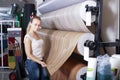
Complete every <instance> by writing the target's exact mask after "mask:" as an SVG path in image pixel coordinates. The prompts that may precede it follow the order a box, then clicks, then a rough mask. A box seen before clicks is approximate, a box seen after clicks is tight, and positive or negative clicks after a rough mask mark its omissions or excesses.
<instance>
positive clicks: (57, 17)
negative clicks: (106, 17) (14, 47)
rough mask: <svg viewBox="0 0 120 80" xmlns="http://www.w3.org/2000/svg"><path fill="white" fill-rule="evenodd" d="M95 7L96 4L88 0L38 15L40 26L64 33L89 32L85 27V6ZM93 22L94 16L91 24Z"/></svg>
mask: <svg viewBox="0 0 120 80" xmlns="http://www.w3.org/2000/svg"><path fill="white" fill-rule="evenodd" d="M86 5H89V6H96V2H95V1H93V0H88V1H85V2H83V3H78V4H75V5H72V6H69V7H65V8H62V9H59V10H56V11H53V12H49V13H45V14H43V15H40V17H41V19H42V24H41V26H42V27H43V28H46V29H57V30H65V31H77V32H91V31H90V30H89V29H88V28H91V26H89V27H88V26H86V24H85V22H86V21H87V19H86V8H85V6H86ZM94 21H95V15H93V16H91V23H92V22H94Z"/></svg>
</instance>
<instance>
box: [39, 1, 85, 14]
mask: <svg viewBox="0 0 120 80" xmlns="http://www.w3.org/2000/svg"><path fill="white" fill-rule="evenodd" d="M83 1H86V0H47V1H45V2H43V3H42V4H39V5H38V10H39V12H40V13H42V14H44V13H47V12H51V11H55V10H57V9H60V8H63V7H67V6H70V5H73V4H76V3H80V2H83Z"/></svg>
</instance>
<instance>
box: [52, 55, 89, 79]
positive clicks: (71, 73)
mask: <svg viewBox="0 0 120 80" xmlns="http://www.w3.org/2000/svg"><path fill="white" fill-rule="evenodd" d="M71 57H72V56H71ZM71 57H70V58H69V59H68V60H67V61H66V62H65V63H64V64H63V65H62V67H61V68H60V69H59V70H58V71H57V72H55V73H54V74H53V75H52V76H51V80H84V79H83V76H84V75H85V73H86V72H87V69H84V70H83V68H86V65H85V64H84V63H81V62H80V61H78V60H77V59H75V58H71ZM81 70H82V71H81ZM58 72H59V73H58ZM60 75H61V77H64V79H61V77H59V76H60ZM78 76H79V79H78V78H77V77H78Z"/></svg>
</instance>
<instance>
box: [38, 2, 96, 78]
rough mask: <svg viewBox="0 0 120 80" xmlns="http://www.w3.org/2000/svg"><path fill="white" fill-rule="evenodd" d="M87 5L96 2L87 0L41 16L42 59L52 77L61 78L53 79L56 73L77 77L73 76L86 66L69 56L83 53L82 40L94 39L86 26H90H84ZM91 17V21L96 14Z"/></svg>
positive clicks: (93, 4) (94, 4)
mask: <svg viewBox="0 0 120 80" xmlns="http://www.w3.org/2000/svg"><path fill="white" fill-rule="evenodd" d="M86 5H89V6H96V2H95V1H93V0H87V1H85V2H82V3H78V4H74V5H71V6H68V7H65V8H61V9H59V10H56V11H52V12H48V13H44V14H42V15H40V17H41V19H42V21H41V22H42V23H41V26H42V27H43V29H41V30H40V31H39V32H38V33H39V34H40V35H41V37H42V38H43V39H44V41H45V50H44V51H45V53H46V55H45V60H46V63H47V69H48V71H49V73H50V75H51V76H52V79H53V80H62V79H60V78H58V79H57V78H53V76H54V77H55V75H58V74H59V73H60V74H61V73H64V75H63V74H62V75H63V76H64V77H65V79H63V80H80V79H77V78H76V79H75V75H78V74H77V72H80V73H82V71H81V70H83V71H84V70H85V69H86V68H84V67H85V65H84V64H81V63H80V62H79V61H78V60H76V59H71V58H70V59H69V57H70V56H71V55H72V54H73V52H75V53H77V54H79V55H82V56H83V55H84V43H85V41H86V40H90V41H94V34H93V33H92V32H91V30H90V29H89V28H91V26H90V27H88V26H86V25H85V21H86V17H85V14H86V8H85V6H86ZM91 18H92V20H91V23H92V22H94V21H95V16H92V17H91ZM92 55H93V53H90V56H92ZM68 59H69V60H68ZM67 66H68V67H67ZM70 66H71V67H70ZM74 71H75V72H74ZM84 72H85V71H84ZM74 74H75V75H74ZM59 77H60V76H59Z"/></svg>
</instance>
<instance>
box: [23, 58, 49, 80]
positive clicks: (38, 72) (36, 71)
mask: <svg viewBox="0 0 120 80" xmlns="http://www.w3.org/2000/svg"><path fill="white" fill-rule="evenodd" d="M25 68H26V70H27V71H28V77H29V80H48V74H47V71H46V68H44V67H42V66H41V65H40V64H38V63H36V62H34V61H32V60H29V59H27V60H26V61H25Z"/></svg>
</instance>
